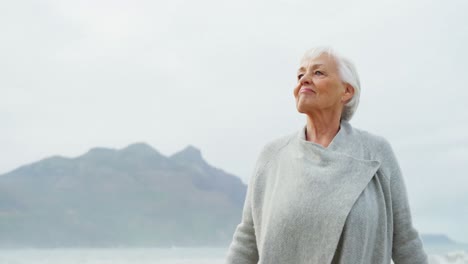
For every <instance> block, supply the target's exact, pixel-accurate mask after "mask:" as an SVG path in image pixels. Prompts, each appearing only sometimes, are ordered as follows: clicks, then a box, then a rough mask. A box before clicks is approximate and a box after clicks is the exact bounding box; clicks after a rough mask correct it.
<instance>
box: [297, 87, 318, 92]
mask: <svg viewBox="0 0 468 264" xmlns="http://www.w3.org/2000/svg"><path fill="white" fill-rule="evenodd" d="M299 93H315V91H314V90H312V89H310V88H301V89H300V90H299Z"/></svg>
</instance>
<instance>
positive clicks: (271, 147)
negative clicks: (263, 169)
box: [260, 133, 296, 158]
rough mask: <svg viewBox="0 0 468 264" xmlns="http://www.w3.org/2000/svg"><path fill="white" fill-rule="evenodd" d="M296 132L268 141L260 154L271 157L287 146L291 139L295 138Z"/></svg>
mask: <svg viewBox="0 0 468 264" xmlns="http://www.w3.org/2000/svg"><path fill="white" fill-rule="evenodd" d="M295 135H296V133H290V134H287V135H282V136H279V137H276V138H274V139H271V140H270V141H267V142H266V143H265V144H264V145H263V147H262V150H261V151H260V156H262V157H265V158H271V157H272V156H274V155H276V154H277V153H278V152H280V151H281V149H283V148H284V147H286V146H287V145H288V144H289V143H290V141H291V140H292V139H293V138H294V136H295Z"/></svg>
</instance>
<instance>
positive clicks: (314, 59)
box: [299, 53, 337, 70]
mask: <svg viewBox="0 0 468 264" xmlns="http://www.w3.org/2000/svg"><path fill="white" fill-rule="evenodd" d="M299 67H300V68H299V70H305V69H307V68H318V67H325V68H329V69H334V70H336V69H337V64H336V61H335V58H334V57H333V56H331V55H329V54H328V53H322V54H320V55H315V56H306V57H304V58H302V60H301V63H300V66H299Z"/></svg>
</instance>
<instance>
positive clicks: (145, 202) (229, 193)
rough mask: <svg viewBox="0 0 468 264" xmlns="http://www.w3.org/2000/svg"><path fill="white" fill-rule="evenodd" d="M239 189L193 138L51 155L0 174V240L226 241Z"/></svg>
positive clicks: (32, 243)
mask: <svg viewBox="0 0 468 264" xmlns="http://www.w3.org/2000/svg"><path fill="white" fill-rule="evenodd" d="M245 192H246V186H245V184H243V183H242V181H241V180H240V178H238V177H236V176H234V175H232V174H229V173H227V172H224V171H223V170H221V169H218V168H215V167H213V166H211V165H209V164H208V163H207V162H206V161H205V160H204V159H203V157H202V155H201V152H200V150H199V149H197V148H196V147H194V146H187V147H186V148H185V149H183V150H181V151H180V152H178V153H176V154H174V155H172V156H170V157H166V156H164V155H162V154H161V153H159V152H158V151H157V150H155V149H154V148H153V147H151V146H150V145H148V144H146V143H135V144H131V145H129V146H127V147H125V148H123V149H110V148H100V147H99V148H92V149H90V150H89V151H88V152H87V153H85V154H83V155H81V156H79V157H75V158H66V157H61V156H53V157H49V158H46V159H43V160H40V161H38V162H35V163H32V164H29V165H25V166H22V167H20V168H18V169H16V170H13V171H11V172H9V173H6V174H3V175H0V247H115V246H216V245H223V246H225V245H226V244H227V243H229V242H230V240H231V239H232V234H233V232H234V230H235V227H236V225H237V224H238V223H239V221H240V217H241V212H242V206H243V202H244V197H245Z"/></svg>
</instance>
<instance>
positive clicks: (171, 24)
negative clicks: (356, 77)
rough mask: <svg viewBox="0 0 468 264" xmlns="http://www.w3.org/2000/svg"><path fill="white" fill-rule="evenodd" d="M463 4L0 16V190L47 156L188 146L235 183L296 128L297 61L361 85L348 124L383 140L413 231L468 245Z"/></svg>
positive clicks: (51, 6)
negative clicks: (398, 170) (319, 60)
mask: <svg viewBox="0 0 468 264" xmlns="http://www.w3.org/2000/svg"><path fill="white" fill-rule="evenodd" d="M467 10H468V2H467V1H462V0H460V1H442V0H441V1H430V2H429V1H412V2H408V1H404V0H400V1H394V0H392V1H378V2H377V1H370V0H369V1H310V0H308V1H285V0H284V1H279V0H275V1H247V0H237V1H219V0H202V1H180V0H175V1H164V2H163V1H116V0H112V1H111V0H107V1H98V0H81V1H53V0H45V1H32V0H31V1H27V0H26V1H2V2H1V3H0V32H1V34H0V43H1V44H0V45H1V49H0V87H1V90H0V91H1V93H0V123H1V129H0V150H1V154H0V155H1V157H0V174H2V173H6V172H8V171H11V170H13V169H14V168H16V167H17V166H20V165H23V164H27V163H30V162H33V161H37V160H39V159H41V158H44V157H48V156H51V155H55V154H60V155H64V156H69V157H74V156H78V155H81V154H83V153H84V152H86V151H87V150H88V149H90V148H92V147H95V146H102V147H111V148H121V147H124V146H126V145H128V144H130V143H133V142H137V141H144V142H147V143H149V144H151V145H152V146H154V147H155V148H156V149H158V150H159V151H160V152H161V153H163V154H165V155H170V154H172V153H174V152H177V151H179V150H181V149H182V148H184V147H185V146H186V145H188V144H192V145H194V146H196V147H198V148H200V149H201V151H202V153H203V156H204V158H205V159H206V160H207V161H208V162H209V163H210V164H213V165H215V166H217V167H219V168H222V169H224V170H226V171H228V172H231V173H234V174H236V175H238V176H240V177H241V178H242V179H243V181H244V182H247V180H248V178H249V177H250V173H251V169H252V168H253V163H254V161H255V159H256V156H257V155H258V152H259V150H260V148H261V147H262V146H263V145H264V144H265V143H266V142H268V141H269V140H271V139H274V138H276V137H279V136H282V135H284V134H287V133H291V132H294V131H297V130H298V129H299V128H300V127H301V126H302V125H303V124H305V118H304V116H303V115H300V114H298V113H297V111H296V108H295V103H294V98H293V95H292V90H293V87H294V85H295V80H296V76H295V72H296V70H297V67H298V61H299V58H300V56H301V55H302V53H303V52H304V51H305V50H306V49H308V48H310V47H313V46H315V45H323V44H330V45H332V46H334V47H335V48H336V49H338V50H339V51H341V52H342V53H343V54H344V55H346V56H348V57H349V58H351V59H352V60H353V61H354V62H355V63H356V66H357V68H358V71H359V73H360V77H361V83H362V97H361V103H360V106H359V108H358V111H357V112H356V115H355V117H354V118H353V120H351V123H352V124H353V125H354V126H356V127H359V128H362V129H365V130H368V131H370V132H374V133H377V134H380V135H382V136H384V137H386V138H387V139H388V140H389V141H390V142H391V143H392V145H393V147H394V149H395V151H396V153H397V155H398V158H399V161H400V164H401V166H402V169H403V172H404V176H405V180H406V183H407V187H408V191H409V198H410V202H411V206H412V213H413V219H414V223H415V225H416V227H417V228H418V229H419V231H421V232H423V233H434V232H440V233H445V234H448V235H449V236H450V237H452V238H454V239H455V240H459V241H464V242H468V228H467V227H466V223H468V175H467V171H468V104H467V100H468V74H466V71H467V67H466V62H467V61H468V51H467V49H466V47H467V46H468V28H467V25H468V17H467V16H466V13H467Z"/></svg>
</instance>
